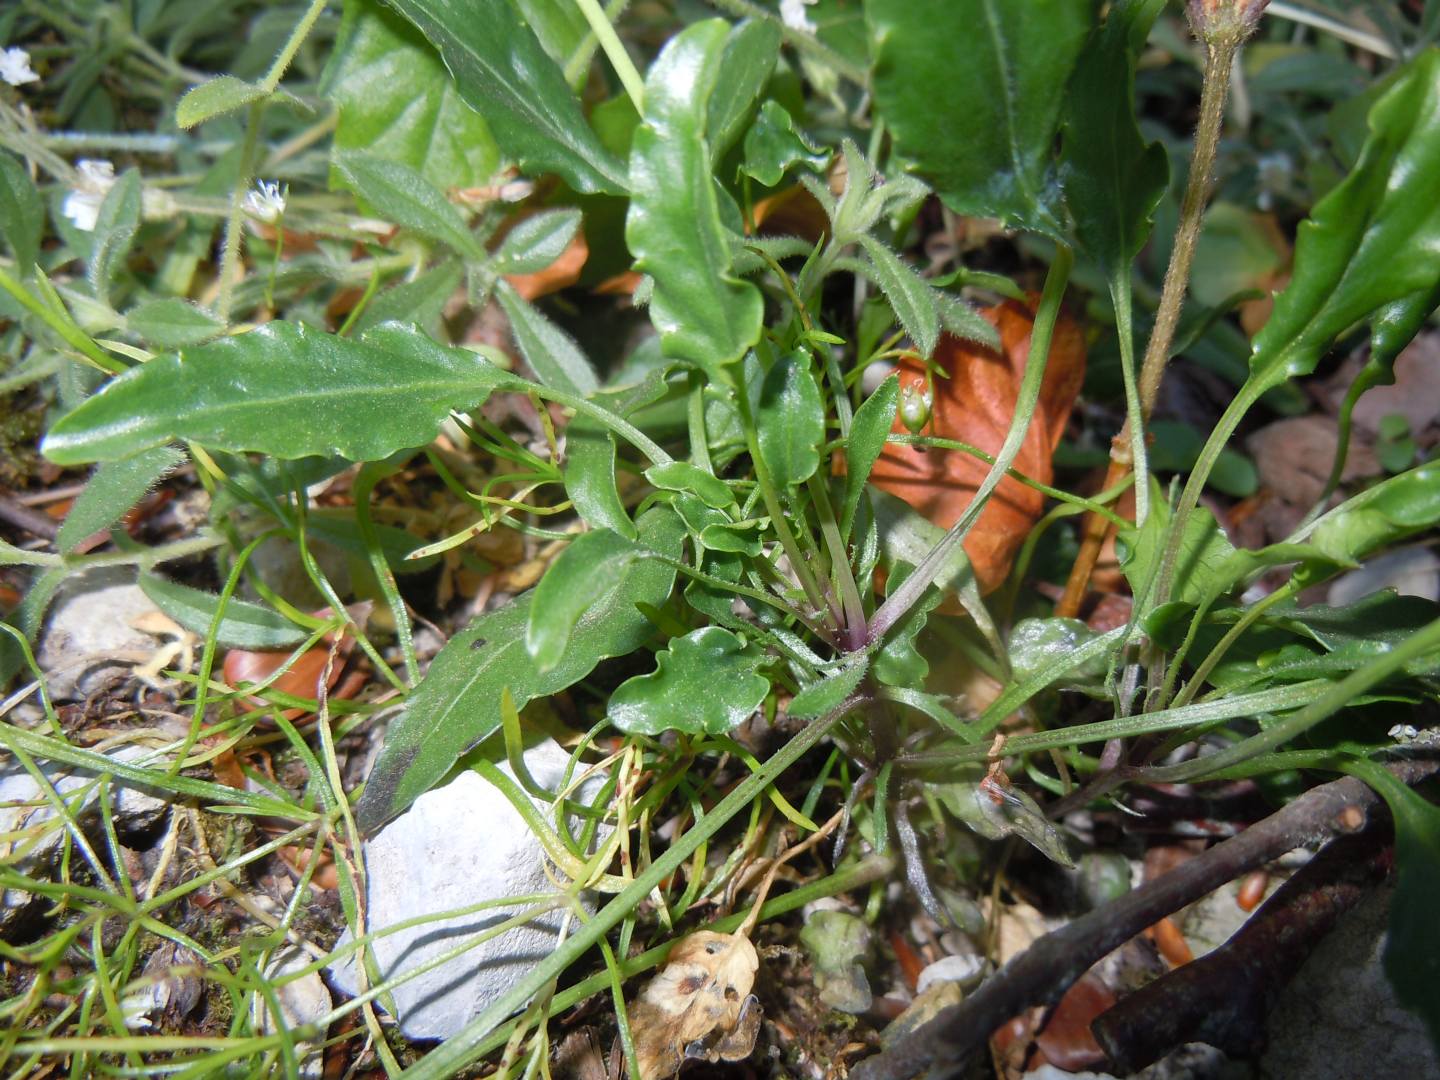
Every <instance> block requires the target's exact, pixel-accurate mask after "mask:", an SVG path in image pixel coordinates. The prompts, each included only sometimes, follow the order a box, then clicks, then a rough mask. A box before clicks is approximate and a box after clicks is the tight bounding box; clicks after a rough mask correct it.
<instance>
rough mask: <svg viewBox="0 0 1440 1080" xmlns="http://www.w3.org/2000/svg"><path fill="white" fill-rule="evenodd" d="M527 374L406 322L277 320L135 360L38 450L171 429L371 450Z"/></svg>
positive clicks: (147, 438)
mask: <svg viewBox="0 0 1440 1080" xmlns="http://www.w3.org/2000/svg"><path fill="white" fill-rule="evenodd" d="M525 385H527V384H526V383H524V381H523V380H520V379H517V378H515V377H514V376H512V375H510V374H509V373H508V372H505V371H502V370H500V369H499V368H497V367H495V366H494V365H493V364H490V363H488V362H487V361H485V360H483V359H482V358H480V357H479V356H477V355H475V354H474V353H472V352H470V351H468V350H465V349H451V348H446V347H444V346H441V345H437V344H436V343H435V342H433V341H431V340H430V339H429V338H427V337H425V336H424V335H422V334H420V333H418V332H417V331H415V330H414V329H413V328H411V327H402V326H398V325H396V324H393V323H391V324H387V325H385V326H382V327H378V328H376V329H375V330H372V331H370V332H369V333H368V334H366V335H364V336H363V337H362V338H361V339H360V340H359V341H351V340H348V339H345V338H338V337H335V336H334V335H332V334H325V333H322V332H321V331H318V330H315V329H312V328H311V327H308V326H303V325H298V324H293V323H284V322H273V323H269V324H267V325H266V326H263V327H261V328H260V329H258V330H253V331H251V332H250V333H248V334H241V335H238V336H236V337H230V338H224V339H222V340H220V341H216V342H213V343H211V344H209V345H201V346H199V347H198V348H195V349H186V350H182V351H181V352H179V353H175V354H171V355H169V356H162V357H159V358H157V359H155V360H151V361H150V362H149V363H148V364H143V365H140V366H138V367H134V368H131V369H130V370H129V371H127V372H126V373H125V374H123V375H121V376H119V377H118V378H116V379H114V380H113V381H112V382H111V383H110V384H109V385H108V386H106V387H105V388H104V389H103V390H102V391H101V392H100V393H98V394H96V395H95V396H94V397H92V398H90V399H89V400H88V401H86V402H85V403H84V404H82V405H81V406H80V407H79V408H77V409H75V410H74V411H73V412H71V413H69V414H68V415H66V416H64V417H62V418H61V419H60V420H59V421H57V422H56V423H55V425H54V426H53V427H52V428H51V429H50V432H49V434H48V435H47V436H46V437H45V441H44V443H43V444H42V449H43V451H44V452H45V454H46V456H48V457H49V458H50V459H51V460H52V461H55V462H57V463H59V464H63V465H81V464H84V463H85V462H89V461H103V460H107V459H110V458H118V457H126V456H129V455H131V454H136V453H139V452H140V451H141V450H148V449H149V448H150V447H152V446H159V445H162V444H164V443H167V442H171V441H172V440H176V439H187V440H193V441H195V442H198V443H201V444H202V445H204V446H209V447H214V448H215V449H217V450H256V451H260V452H261V453H266V454H271V455H273V456H275V457H281V458H298V457H308V456H311V455H325V454H331V453H335V454H339V455H341V456H342V457H346V458H349V459H350V460H351V461H376V460H379V459H380V458H383V457H386V456H388V455H389V454H392V453H394V452H395V451H396V450H402V449H405V448H406V447H410V446H423V445H424V444H425V443H427V442H429V441H430V440H431V439H432V438H434V437H435V433H436V431H438V430H439V428H440V425H441V423H442V422H443V421H444V420H445V418H446V416H448V415H449V413H450V411H451V410H452V409H466V408H471V407H473V406H476V405H479V404H480V403H481V402H483V401H484V400H485V399H486V397H488V396H489V394H490V392H491V391H493V390H497V389H505V388H515V387H523V386H525Z"/></svg>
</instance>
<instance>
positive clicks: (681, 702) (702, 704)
mask: <svg viewBox="0 0 1440 1080" xmlns="http://www.w3.org/2000/svg"><path fill="white" fill-rule="evenodd" d="M764 662H765V657H764V656H763V655H762V654H761V653H760V651H759V650H758V649H756V648H754V647H753V646H751V645H748V644H746V642H745V641H744V640H743V639H742V638H740V637H739V636H738V635H736V634H733V633H731V632H730V631H729V630H726V629H724V628H723V627H719V626H704V627H701V628H700V629H699V630H692V631H691V632H690V633H688V634H686V635H685V636H684V637H681V638H674V639H672V640H671V642H670V645H669V647H668V648H667V649H666V650H665V651H664V652H660V653H656V654H655V670H654V671H653V672H651V673H650V674H649V675H637V676H635V677H634V678H632V679H627V680H625V681H624V682H623V683H621V684H620V685H619V686H618V687H616V688H615V692H614V693H613V694H611V695H610V704H609V706H608V708H607V709H606V713H605V715H606V717H607V718H608V719H609V720H610V722H611V723H612V724H614V725H615V726H616V727H617V728H619V729H620V730H621V731H624V732H627V733H629V734H632V735H659V734H661V733H662V732H666V731H681V732H684V733H685V734H687V735H701V734H704V735H723V734H725V733H726V732H728V731H733V730H734V729H735V728H737V727H739V726H740V725H741V724H743V723H744V722H745V720H746V719H747V718H748V717H749V716H750V714H751V713H753V712H754V711H755V710H756V709H758V708H759V707H760V703H761V702H762V701H764V700H765V695H766V694H768V693H769V692H770V681H769V680H768V679H766V678H765V676H763V675H761V674H759V673H758V671H757V669H758V668H759V667H760V665H761V664H762V663H764Z"/></svg>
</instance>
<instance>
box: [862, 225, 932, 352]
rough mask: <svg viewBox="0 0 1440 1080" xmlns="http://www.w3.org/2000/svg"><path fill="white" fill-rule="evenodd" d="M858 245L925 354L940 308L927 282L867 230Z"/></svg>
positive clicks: (896, 314) (902, 322)
mask: <svg viewBox="0 0 1440 1080" xmlns="http://www.w3.org/2000/svg"><path fill="white" fill-rule="evenodd" d="M860 246H861V247H863V248H864V249H865V254H866V255H867V256H869V258H870V268H871V270H872V272H873V277H874V281H875V284H877V285H879V286H880V288H881V290H882V291H883V292H884V293H885V299H887V300H889V301H890V307H891V308H892V309H893V310H894V312H895V317H896V318H897V319H899V320H900V325H901V326H903V327H904V328H905V332H906V333H907V334H909V335H910V338H911V340H912V341H914V342H915V348H916V349H917V350H918V351H919V353H920V355H921V356H925V357H928V356H929V355H930V354H931V353H933V352H934V351H935V345H936V344H937V343H938V342H939V340H940V311H939V307H938V306H937V304H936V302H935V295H934V292H933V291H932V290H931V288H930V286H929V285H928V284H926V283H925V281H924V280H923V279H922V278H921V277H920V275H919V274H917V273H916V272H915V271H914V270H912V269H911V268H910V267H908V266H906V265H905V264H904V263H903V262H901V261H900V260H899V258H897V257H896V255H895V253H894V252H893V251H891V250H890V249H889V248H888V247H886V246H885V245H884V244H883V243H881V242H880V241H879V240H877V239H875V237H873V236H871V235H869V234H868V233H866V234H864V235H862V236H861V237H860Z"/></svg>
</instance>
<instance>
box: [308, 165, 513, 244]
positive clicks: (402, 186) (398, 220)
mask: <svg viewBox="0 0 1440 1080" xmlns="http://www.w3.org/2000/svg"><path fill="white" fill-rule="evenodd" d="M335 168H336V169H337V170H338V171H339V173H340V175H341V176H343V177H344V178H345V180H346V184H347V186H348V187H349V188H350V189H351V190H352V191H353V192H355V194H356V195H357V196H358V197H359V198H360V199H362V200H363V201H364V202H365V203H366V204H367V205H368V206H369V208H370V210H371V212H373V213H375V214H378V215H379V216H380V217H383V218H384V219H385V220H387V221H393V222H394V223H395V224H396V225H400V226H402V227H404V228H407V229H414V230H415V231H416V232H418V233H420V234H422V235H424V236H428V237H430V238H431V239H432V240H439V241H440V242H441V243H443V244H449V245H450V246H451V247H452V248H454V249H455V250H456V251H457V252H459V253H460V254H461V255H464V256H466V257H468V258H471V259H476V260H479V259H483V258H484V257H485V249H484V248H483V247H481V246H480V242H479V241H478V240H476V239H475V237H474V236H473V235H471V232H470V229H469V227H468V226H467V225H466V224H465V219H464V218H463V217H461V216H460V211H459V210H457V209H455V207H454V206H453V205H452V204H451V202H450V200H448V199H447V198H445V195H444V193H443V192H441V191H440V190H439V189H438V188H437V187H435V185H434V184H432V183H431V182H430V181H429V180H426V179H425V177H424V176H422V175H421V174H420V173H419V172H417V171H416V170H415V169H412V168H411V167H410V166H409V165H406V164H403V163H402V162H399V161H388V160H386V159H385V158H381V157H376V156H375V155H374V154H367V153H363V152H361V151H359V150H347V151H345V152H343V153H337V154H336V155H335Z"/></svg>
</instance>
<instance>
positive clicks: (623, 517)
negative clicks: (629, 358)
mask: <svg viewBox="0 0 1440 1080" xmlns="http://www.w3.org/2000/svg"><path fill="white" fill-rule="evenodd" d="M668 392H669V386H668V385H667V384H666V382H665V370H664V369H663V368H657V369H654V370H652V371H651V372H650V373H649V375H648V376H647V377H646V378H644V379H643V380H641V381H640V382H638V383H636V384H635V385H633V386H627V387H625V388H623V389H621V390H607V391H604V392H601V393H598V394H594V395H592V396H591V399H590V400H591V401H593V402H594V403H595V404H596V405H598V406H600V407H601V408H603V409H605V410H607V411H608V412H610V413H612V414H613V415H615V416H619V417H622V418H628V417H629V416H630V414H631V413H633V412H635V411H636V410H638V409H643V408H645V407H646V406H647V405H653V404H654V403H655V402H657V401H659V400H660V399H661V398H663V397H664V396H665V395H666V394H667V393H668ZM564 475H565V493H566V494H567V495H568V496H569V497H570V501H571V502H572V503H574V504H575V512H576V513H578V514H579V515H580V516H581V518H583V519H584V520H585V522H586V524H588V525H589V526H591V528H595V529H611V530H613V531H615V532H617V533H619V534H620V535H621V536H628V537H630V538H631V539H634V538H635V524H634V522H632V521H631V520H630V515H629V513H628V512H627V511H626V509H625V503H624V501H623V500H622V499H621V498H620V489H619V486H618V485H617V483H616V480H615V436H614V435H613V434H612V433H611V432H610V431H609V430H608V429H606V428H605V427H603V426H602V425H601V424H599V423H598V422H597V421H595V420H593V419H591V418H590V417H589V416H586V415H585V414H584V413H579V414H577V415H576V417H575V419H573V420H571V421H570V426H569V427H567V428H566V429H565V474H564Z"/></svg>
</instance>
